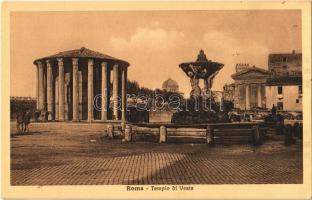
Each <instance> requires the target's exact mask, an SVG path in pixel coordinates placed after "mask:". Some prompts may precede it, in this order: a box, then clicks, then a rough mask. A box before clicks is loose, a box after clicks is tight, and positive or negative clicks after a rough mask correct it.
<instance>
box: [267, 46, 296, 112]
mask: <svg viewBox="0 0 312 200" xmlns="http://www.w3.org/2000/svg"><path fill="white" fill-rule="evenodd" d="M268 66H269V70H270V71H271V72H272V76H271V77H270V78H268V79H267V83H266V94H267V98H266V101H267V106H268V108H270V107H272V106H273V104H274V105H275V106H277V109H278V110H280V111H302V54H301V53H296V52H295V51H293V52H292V53H283V54H282V53H281V54H270V55H269V59H268Z"/></svg>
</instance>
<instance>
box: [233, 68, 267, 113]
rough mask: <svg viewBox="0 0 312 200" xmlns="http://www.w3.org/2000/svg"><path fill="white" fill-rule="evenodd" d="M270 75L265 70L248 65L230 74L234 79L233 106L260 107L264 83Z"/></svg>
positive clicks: (247, 108)
mask: <svg viewBox="0 0 312 200" xmlns="http://www.w3.org/2000/svg"><path fill="white" fill-rule="evenodd" d="M270 75H271V73H270V72H269V71H267V70H264V69H261V68H258V67H255V66H253V67H249V68H246V69H243V70H242V71H238V72H236V73H235V74H233V75H232V78H233V79H234V80H235V92H234V94H235V95H234V106H235V108H239V109H241V110H245V109H246V110H250V109H253V108H256V107H259V108H262V107H264V106H265V105H262V102H264V98H265V94H264V92H265V90H264V84H265V82H266V79H267V78H268V77H269V76H270Z"/></svg>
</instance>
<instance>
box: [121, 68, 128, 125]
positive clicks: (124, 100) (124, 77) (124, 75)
mask: <svg viewBox="0 0 312 200" xmlns="http://www.w3.org/2000/svg"><path fill="white" fill-rule="evenodd" d="M121 103H122V104H121V105H122V107H121V120H122V121H123V122H125V121H126V113H127V67H124V68H123V70H122V83H121Z"/></svg>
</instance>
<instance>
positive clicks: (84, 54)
mask: <svg viewBox="0 0 312 200" xmlns="http://www.w3.org/2000/svg"><path fill="white" fill-rule="evenodd" d="M56 58H94V59H101V60H107V61H116V62H121V63H123V64H126V65H129V63H128V62H126V61H124V60H121V59H118V58H114V57H112V56H109V55H106V54H102V53H100V52H97V51H93V50H90V49H87V48H85V47H81V48H80V49H73V50H69V51H62V52H59V53H57V54H54V55H51V56H46V57H43V58H39V59H36V60H35V61H34V64H35V63H36V62H37V61H44V60H48V59H56Z"/></svg>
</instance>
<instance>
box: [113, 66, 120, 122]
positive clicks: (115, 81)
mask: <svg viewBox="0 0 312 200" xmlns="http://www.w3.org/2000/svg"><path fill="white" fill-rule="evenodd" d="M118 68H119V67H118V65H117V64H115V65H114V66H113V74H114V75H113V119H115V120H118V88H119V85H118Z"/></svg>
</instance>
